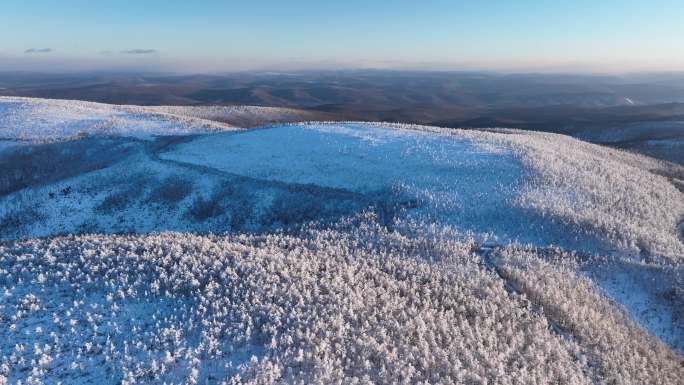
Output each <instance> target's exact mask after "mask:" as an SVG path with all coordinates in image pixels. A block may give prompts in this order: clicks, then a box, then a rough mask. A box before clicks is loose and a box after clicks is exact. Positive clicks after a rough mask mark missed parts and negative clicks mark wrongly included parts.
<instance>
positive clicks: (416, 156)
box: [162, 123, 684, 259]
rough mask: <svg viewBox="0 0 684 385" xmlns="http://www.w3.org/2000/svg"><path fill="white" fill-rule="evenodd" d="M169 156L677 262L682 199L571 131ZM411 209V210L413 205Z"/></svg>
mask: <svg viewBox="0 0 684 385" xmlns="http://www.w3.org/2000/svg"><path fill="white" fill-rule="evenodd" d="M162 158H164V159H172V160H175V161H180V162H185V163H190V164H195V165H201V166H205V167H210V168H213V169H217V170H221V171H224V172H229V173H233V174H237V175H243V176H248V177H251V178H257V179H266V180H277V181H282V182H286V183H298V184H314V185H319V186H327V187H335V188H341V189H347V190H351V191H354V192H359V193H363V194H376V195H380V196H383V198H382V199H385V200H388V201H392V202H395V203H396V202H401V200H402V199H403V200H404V201H406V202H407V206H409V208H408V210H407V211H406V214H407V216H406V217H405V219H414V220H421V221H427V222H430V223H434V222H435V221H436V222H438V223H441V224H442V225H452V226H455V227H457V228H459V229H460V230H461V231H464V232H470V231H472V232H475V233H476V234H479V235H484V234H486V233H490V232H491V233H493V234H494V235H495V236H496V237H497V238H498V239H499V240H500V241H502V242H507V241H511V240H519V241H521V242H531V243H533V244H536V245H540V246H546V245H549V244H552V243H553V244H556V245H561V246H564V247H567V248H571V249H577V250H581V251H586V252H591V253H597V252H602V253H611V254H614V253H615V252H616V251H618V252H620V253H628V254H638V253H642V254H643V253H647V254H651V255H653V256H665V257H667V258H674V259H679V258H681V256H682V255H684V245H682V242H681V241H680V240H679V237H678V234H677V230H676V226H677V224H678V222H679V220H680V218H682V217H683V216H684V195H683V194H682V193H681V192H679V191H678V190H677V189H676V188H675V187H674V186H673V185H672V184H671V183H670V182H669V181H668V180H667V179H666V178H664V177H661V176H658V175H656V174H654V173H652V172H650V170H651V169H653V168H656V167H658V163H657V162H656V161H654V160H652V159H649V158H646V157H640V156H637V155H633V154H629V153H625V152H621V151H617V150H610V149H606V148H603V147H600V146H596V145H591V144H588V143H584V142H581V141H578V140H575V139H572V138H569V137H566V136H562V135H552V134H544V133H529V132H523V131H500V132H478V131H460V130H440V129H437V128H430V127H419V126H397V125H381V124H360V123H345V124H340V123H331V124H303V125H285V126H275V127H270V128H264V129H258V130H252V131H247V132H237V133H226V134H220V135H211V136H207V137H204V138H200V139H196V140H194V141H191V142H189V143H186V144H182V145H180V146H178V147H177V148H175V149H174V150H172V151H170V152H168V153H165V154H162ZM408 202H413V203H408Z"/></svg>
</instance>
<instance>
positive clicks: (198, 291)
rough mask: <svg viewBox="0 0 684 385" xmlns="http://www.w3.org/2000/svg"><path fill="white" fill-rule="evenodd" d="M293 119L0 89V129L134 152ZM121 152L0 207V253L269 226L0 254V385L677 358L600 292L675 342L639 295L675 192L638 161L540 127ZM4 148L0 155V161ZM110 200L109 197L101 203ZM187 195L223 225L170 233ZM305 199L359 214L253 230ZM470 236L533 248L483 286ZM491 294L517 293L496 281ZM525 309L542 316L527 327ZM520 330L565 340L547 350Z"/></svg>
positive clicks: (618, 368) (393, 131) (332, 127)
mask: <svg viewBox="0 0 684 385" xmlns="http://www.w3.org/2000/svg"><path fill="white" fill-rule="evenodd" d="M301 116H303V115H300V112H299V111H296V110H293V111H290V112H288V111H285V110H283V109H273V110H269V109H264V108H255V107H155V108H147V107H136V106H111V105H103V104H97V103H86V102H74V101H55V100H39V99H25V98H0V137H2V138H16V139H27V140H32V141H44V140H47V141H52V140H59V139H64V138H71V137H74V136H77V135H79V134H81V133H87V134H89V135H95V134H105V135H122V136H133V137H136V138H139V137H142V138H145V139H147V140H153V139H154V138H152V137H151V136H153V135H167V134H191V133H209V132H214V131H217V130H234V128H233V127H232V126H229V125H225V124H223V123H219V122H223V121H235V120H244V121H251V122H254V121H257V120H258V119H262V120H258V121H260V122H268V121H269V120H270V119H275V120H277V119H281V118H282V119H298V118H299V117H301ZM214 121H218V122H214ZM185 139H188V138H185ZM117 140H119V139H117ZM125 140H126V142H125V143H126V145H130V146H131V148H133V147H135V148H136V149H137V150H136V151H133V152H131V153H128V155H127V158H125V159H121V160H120V161H116V162H114V163H113V164H110V165H108V166H107V167H105V168H103V169H96V170H92V171H89V172H86V173H81V174H79V175H75V176H71V177H68V178H65V179H62V180H59V181H55V182H50V183H45V184H35V185H29V187H27V188H24V189H21V190H19V191H13V192H11V193H8V194H7V195H5V196H2V197H0V225H1V226H3V234H0V238H3V239H8V238H9V239H12V238H33V237H49V236H54V235H59V234H64V233H83V232H91V231H97V232H127V231H131V232H134V233H144V234H148V233H154V232H156V231H168V230H173V231H184V232H202V233H207V232H214V233H216V232H223V231H233V232H236V231H237V230H236V229H241V230H240V231H244V230H243V229H245V228H248V229H261V230H264V229H266V230H269V233H267V234H265V235H245V234H229V235H223V236H213V235H207V236H194V235H190V234H161V235H158V234H151V235H149V234H148V235H141V236H86V237H77V238H72V237H67V238H57V239H44V240H36V239H33V240H26V241H20V242H16V243H14V242H9V243H7V242H5V243H2V244H0V283H2V284H3V285H4V286H5V288H4V292H2V291H0V326H2V328H0V384H2V381H3V379H4V378H5V377H7V378H9V379H10V380H11V381H14V380H16V379H22V380H23V381H24V382H26V381H27V380H30V381H41V380H45V381H46V382H47V383H51V382H56V381H63V382H65V383H77V381H81V382H82V383H86V382H92V381H97V380H99V379H102V378H104V379H106V381H105V382H107V383H116V382H117V381H129V380H130V381H133V380H136V381H142V382H155V383H161V382H164V381H166V382H175V383H177V382H179V381H182V380H184V381H186V382H188V383H192V382H193V381H200V383H204V382H208V383H218V382H219V381H220V380H222V379H227V378H229V377H231V376H232V375H234V374H235V373H236V372H237V371H240V373H241V375H244V376H245V378H246V379H248V380H249V379H255V378H260V379H262V380H263V382H264V383H269V381H268V380H265V379H264V378H266V377H268V378H269V379H271V380H273V379H276V380H277V379H284V380H283V381H284V382H287V381H289V380H292V381H294V380H301V381H303V382H305V383H306V382H334V381H333V380H335V381H338V382H341V383H347V382H353V381H355V380H354V379H352V377H354V376H357V375H358V376H359V377H356V379H359V378H362V377H360V376H362V374H363V375H367V376H370V377H368V378H374V379H375V380H376V381H375V382H381V381H380V380H378V379H386V380H387V381H389V379H390V378H394V377H391V376H392V375H398V376H399V377H396V378H395V379H396V380H397V381H399V379H401V378H403V377H401V376H404V374H402V373H404V372H403V370H409V371H410V372H411V373H414V374H413V376H414V377H413V378H414V379H421V380H425V381H427V380H428V376H430V375H432V374H434V373H441V374H442V375H443V377H440V378H442V379H445V378H451V379H453V380H454V381H456V380H458V381H457V382H461V383H463V382H473V383H477V382H478V381H480V380H483V381H484V380H485V379H488V380H489V378H496V379H499V380H500V381H501V382H506V381H508V382H511V381H513V379H511V378H510V377H507V376H508V374H507V373H509V372H508V371H505V370H504V372H502V371H501V370H502V369H501V368H504V367H506V368H507V366H506V365H509V364H511V363H513V364H514V366H515V367H516V368H518V369H517V370H520V377H519V378H515V379H517V380H519V381H522V382H535V381H536V382H538V383H547V382H550V381H556V382H563V383H591V382H592V380H594V382H596V381H595V380H596V379H597V378H599V379H607V380H613V381H615V382H617V383H621V382H624V383H629V382H632V383H640V382H642V383H643V382H653V379H654V378H657V379H659V380H661V382H663V383H676V381H677V380H676V379H678V378H681V376H679V375H678V374H679V373H680V372H681V370H682V367H681V365H680V364H681V357H680V356H677V355H676V354H675V353H673V352H672V351H671V350H668V348H666V347H665V346H664V345H662V343H660V342H659V341H657V340H655V339H654V338H653V337H652V336H650V335H648V334H646V333H644V332H643V331H641V330H640V329H639V328H637V327H635V326H634V325H633V324H632V323H631V322H630V321H628V319H626V318H625V317H624V316H623V314H622V313H621V312H620V310H619V309H618V308H617V307H616V306H615V305H614V304H613V303H610V302H609V301H606V299H605V298H604V297H603V296H602V294H601V293H603V294H605V295H608V296H609V297H610V298H612V299H613V300H614V301H616V302H617V303H619V304H620V305H621V306H623V307H624V309H625V310H626V313H627V314H629V315H630V316H631V317H632V319H634V320H635V321H636V322H637V323H638V324H639V325H640V326H642V327H643V328H646V329H647V330H649V331H650V332H651V333H653V334H654V335H657V336H659V337H660V338H661V339H662V340H663V341H665V342H667V343H668V344H669V345H670V346H671V347H674V348H675V349H680V351H681V349H682V341H683V340H682V325H681V323H677V322H679V321H678V318H677V317H680V313H681V312H680V310H681V309H678V308H677V307H678V306H679V305H678V304H681V301H679V302H677V301H674V302H673V301H669V302H667V301H664V300H663V297H662V295H663V293H674V294H673V295H675V296H676V295H677V294H678V293H681V281H677V279H680V280H681V263H682V258H684V244H683V243H682V236H681V234H678V231H681V230H678V229H677V226H678V224H679V223H682V219H684V194H682V192H680V191H679V190H677V189H676V188H675V187H674V185H673V184H672V182H671V181H670V180H668V179H667V178H665V177H662V176H660V175H659V170H661V168H663V167H665V166H663V164H662V163H661V162H658V161H656V160H654V159H652V158H648V157H644V156H638V155H634V154H631V153H627V152H623V151H618V150H614V149H609V148H605V147H601V146H596V145H592V144H588V143H585V142H582V141H579V140H575V139H572V138H569V137H566V136H562V135H554V134H544V133H532V132H523V131H518V130H490V131H464V130H447V129H440V128H436V127H424V126H410V125H394V124H375V123H308V124H290V125H277V126H272V127H266V128H261V129H255V130H251V131H242V130H240V131H235V132H225V133H211V134H207V135H204V136H199V137H197V138H192V140H189V141H187V142H185V143H183V144H179V145H175V146H172V147H170V148H169V149H168V150H166V152H163V153H161V154H156V153H154V151H153V150H150V149H149V148H152V147H153V146H148V145H149V144H150V142H146V144H147V145H146V144H145V143H142V142H141V141H139V140H136V139H125ZM79 143H81V142H79ZM88 143H89V142H88ZM19 145H26V143H24V142H21V141H17V142H14V141H0V155H1V154H3V152H4V151H6V150H7V149H11V148H13V147H15V146H19ZM59 145H60V146H63V145H64V143H60V144H59ZM122 148H123V147H122ZM157 155H159V156H160V158H157ZM668 167H672V166H671V165H670V166H668ZM178 177H182V179H180V180H181V183H187V185H188V190H187V191H186V192H184V193H182V194H181V195H179V196H178V197H177V198H170V200H168V201H163V199H162V200H156V198H155V192H154V190H155V189H156V190H158V189H160V188H164V187H166V186H168V185H167V184H166V183H167V182H166V181H167V180H169V179H173V178H178ZM65 189H69V191H70V192H69V193H68V194H67V193H63V194H62V193H60V192H61V191H64V190H65ZM127 189H131V191H127ZM122 193H123V194H122ZM117 194H118V195H117ZM112 197H119V198H117V199H119V200H120V201H121V202H117V201H114V203H113V204H112V205H111V206H112V207H113V208H110V209H107V208H106V207H105V206H104V203H105V202H106V201H107V199H111V198H112ZM200 198H206V199H217V202H219V205H220V206H221V207H220V209H221V210H225V212H222V213H221V215H217V216H211V217H209V218H201V219H196V218H195V219H193V218H192V215H191V214H189V212H190V211H191V206H192V205H193V203H194V202H196V201H197V200H198V199H200ZM339 202H341V203H339ZM311 203H313V204H312V205H311V206H309V205H308V204H311ZM324 203H327V204H329V205H330V204H333V205H338V204H339V205H341V206H344V210H340V212H339V213H338V212H335V213H334V214H335V215H338V214H340V215H341V214H344V215H347V214H352V215H354V214H357V213H359V212H361V211H363V210H364V209H367V208H368V207H369V206H372V205H374V209H375V211H374V213H375V214H360V215H365V216H366V217H364V218H365V219H364V220H363V221H360V222H356V221H357V220H356V219H353V220H351V222H346V220H343V221H341V222H336V223H337V224H336V225H334V226H338V227H336V228H334V229H332V230H325V229H320V228H318V227H314V229H307V228H305V229H304V230H301V233H297V235H286V233H281V232H270V230H272V228H271V227H268V226H275V227H276V228H277V227H278V226H280V225H284V224H285V223H287V222H288V221H289V220H291V219H292V220H293V221H294V222H295V223H303V222H301V221H308V220H312V219H316V218H317V217H316V216H317V215H321V213H325V212H329V211H330V208H329V207H328V208H326V207H323V204H324ZM118 204H120V206H117V205H118ZM231 205H236V206H235V207H233V206H231ZM242 206H244V207H242ZM103 207H104V208H103ZM231 210H232V211H231ZM326 210H327V211H326ZM345 210H346V211H345ZM333 211H334V210H333ZM293 212H294V213H295V214H296V215H294V216H293V217H294V218H290V217H289V216H288V215H289V214H292V213H293ZM274 213H276V214H274ZM15 214H16V215H19V216H15ZM237 214H241V215H244V218H243V217H239V215H237ZM374 215H376V216H378V218H376V217H375V216H374ZM274 216H275V217H278V218H275V219H274ZM281 217H282V218H281ZM371 217H372V220H370V222H367V221H366V220H368V218H371ZM302 218H304V219H302ZM335 218H337V219H339V218H338V217H335ZM337 219H336V220H337ZM22 220H26V222H25V223H22V222H21V221H22ZM238 220H239V221H241V222H240V223H239V225H235V224H231V222H235V221H238ZM376 220H377V221H379V223H378V222H376ZM297 221H300V222H297ZM266 222H268V223H266ZM245 223H247V224H248V225H249V226H244V224H245ZM240 226H243V227H240ZM250 226H251V227H250ZM259 226H266V227H263V228H260V227H259ZM311 226H316V225H311ZM385 226H386V227H385ZM8 229H12V231H10V230H8ZM492 239H493V240H494V241H496V243H497V244H506V243H508V242H516V241H518V242H522V243H531V244H533V245H535V246H541V247H545V248H546V249H544V250H540V251H530V250H529V249H522V248H520V247H519V246H509V247H508V248H506V249H505V250H504V249H499V254H500V255H499V256H498V257H497V258H498V259H497V262H498V263H500V264H501V268H502V271H504V272H505V274H507V276H506V277H504V278H503V279H502V278H500V277H499V276H497V275H496V274H494V273H492V272H491V271H489V270H487V269H486V268H485V266H484V265H483V263H482V260H481V259H480V256H479V255H478V254H476V253H475V250H476V249H477V247H476V245H477V244H479V243H482V242H484V241H491V240H492ZM550 245H560V246H562V247H564V248H566V249H567V250H571V251H580V252H588V253H593V254H594V257H593V258H594V259H592V261H598V263H599V264H598V265H596V266H593V268H587V270H586V271H584V272H581V271H576V270H575V269H574V267H572V266H570V265H569V264H567V263H568V262H569V261H571V260H574V259H575V258H578V259H580V257H578V256H577V255H574V254H572V253H565V252H557V253H556V252H550V251H549V250H555V249H552V248H547V247H548V246H550ZM502 250H503V251H502ZM606 255H610V256H613V257H615V258H614V259H611V258H605V256H606ZM554 258H557V259H556V260H554ZM582 258H583V257H582ZM641 259H645V260H646V261H644V262H642V261H640V260H641ZM663 262H667V263H669V264H672V265H674V266H679V270H677V269H676V268H675V269H670V267H669V266H670V265H668V264H667V263H663ZM601 263H603V264H601ZM677 272H680V273H677ZM582 274H585V275H584V276H583V275H582ZM677 274H680V275H679V276H677ZM586 277H589V278H591V280H593V282H594V283H595V284H597V285H598V287H596V286H594V283H591V282H592V281H589V280H588V279H586ZM673 277H674V278H673ZM677 277H679V278H677ZM152 278H155V279H158V281H155V279H152ZM511 282H513V283H515V284H516V285H518V286H519V288H520V292H521V293H523V294H524V296H518V295H509V294H508V293H507V292H506V291H505V290H504V284H505V283H511ZM654 282H655V283H654ZM160 284H161V288H162V289H163V290H160V286H159V285H160ZM0 290H1V289H0ZM678 290H679V291H678ZM217 293H219V294H220V295H217ZM274 298H278V300H277V301H276V300H275V299H274ZM278 301H279V302H278ZM528 301H531V302H532V303H534V304H535V305H536V306H538V307H543V308H545V309H542V310H541V314H537V313H535V312H533V311H531V310H530V307H529V306H528V305H527V303H528ZM219 303H220V304H221V306H219V307H216V306H214V305H215V304H219ZM222 309H232V310H231V312H230V314H228V312H227V311H223V310H222ZM67 311H68V312H70V315H66V316H64V315H62V314H66V312H67ZM678 312H679V313H678ZM55 316H57V318H58V320H57V321H55ZM544 317H547V318H548V319H549V320H553V321H554V322H556V323H558V324H560V325H561V326H563V327H565V328H566V330H564V331H565V332H567V334H568V335H570V336H574V337H575V339H572V338H570V339H569V340H563V339H562V338H561V337H559V336H557V335H553V333H551V331H550V330H549V328H548V325H547V322H546V320H545V319H544ZM150 319H152V320H154V322H152V321H150ZM72 320H73V321H72ZM117 330H118V331H117ZM331 330H334V331H336V332H335V333H337V334H335V333H331V332H330V331H331ZM53 333H54V334H53ZM369 334H371V335H372V336H373V338H372V339H369V338H368V335H369ZM55 335H56V336H57V337H58V338H57V339H55ZM253 335H257V336H258V338H251V337H250V336H253ZM445 341H446V342H445ZM594 342H596V343H594ZM530 344H531V345H530ZM530 346H531V347H530ZM46 349H47V350H46ZM613 350H615V352H614V351H613ZM181 352H182V355H181ZM167 353H168V354H167ZM613 353H615V354H613ZM251 355H255V356H258V357H259V360H258V361H256V362H255V361H253V360H252V361H250V356H251ZM319 357H324V358H322V359H320V360H319ZM443 357H448V358H444V360H442V358H443ZM586 357H589V360H590V361H591V362H587V361H586V359H587V358H586ZM230 361H233V362H232V365H229V364H230ZM161 363H164V364H165V365H166V366H165V369H161V366H160V365H161ZM241 363H245V364H247V365H246V366H245V367H243V368H237V366H238V365H239V364H241ZM445 363H448V365H447V364H445ZM397 365H398V366H397ZM340 368H344V370H341V369H340ZM509 369H510V368H509ZM288 370H289V371H288ZM379 373H384V374H383V375H382V376H380V375H379ZM407 373H408V372H407ZM155 375H156V377H155ZM317 376H319V377H317ZM372 376H376V377H372ZM407 376H408V375H407ZM592 377H593V378H592ZM407 378H408V377H407ZM431 379H434V378H431ZM673 379H674V380H673ZM316 380H318V381H316ZM509 380H510V381H509ZM446 382H448V381H446ZM480 382H481V381H480ZM513 382H514V381H513ZM599 382H600V381H599ZM236 383H239V381H237V382H236Z"/></svg>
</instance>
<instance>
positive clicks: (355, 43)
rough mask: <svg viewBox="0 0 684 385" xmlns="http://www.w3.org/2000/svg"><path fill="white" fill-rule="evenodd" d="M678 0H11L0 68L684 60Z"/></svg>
mask: <svg viewBox="0 0 684 385" xmlns="http://www.w3.org/2000/svg"><path fill="white" fill-rule="evenodd" d="M683 18H684V1H682V0H653V1H647V0H641V1H633V0H592V1H589V0H545V1H541V0H477V1H475V0H473V1H469V0H413V1H410V0H384V1H380V0H345V1H325V0H317V1H314V0H289V1H286V0H250V1H246V0H242V1H228V0H224V1H221V0H202V1H199V0H184V1H180V0H165V1H162V0H144V1H141V0H138V1H132V0H117V1H114V0H111V1H100V0H89V1H86V0H60V1H54V0H50V1H46V0H3V1H2V3H0V70H40V71H82V70H108V69H120V70H125V69H131V70H150V71H154V70H157V71H166V72H188V73H200V72H204V73H210V72H223V71H234V70H279V69H280V70H283V69H306V68H316V69H340V68H397V69H462V70H473V69H477V70H495V71H510V72H515V71H550V72H573V71H578V72H587V71H588V72H633V71H658V70H683V69H684V43H683V42H684V22H682V19H683Z"/></svg>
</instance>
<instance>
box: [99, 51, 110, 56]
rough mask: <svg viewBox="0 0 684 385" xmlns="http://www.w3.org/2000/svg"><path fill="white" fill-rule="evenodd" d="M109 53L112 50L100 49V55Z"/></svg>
mask: <svg viewBox="0 0 684 385" xmlns="http://www.w3.org/2000/svg"><path fill="white" fill-rule="evenodd" d="M110 53H112V51H109V50H104V51H100V55H109V54H110Z"/></svg>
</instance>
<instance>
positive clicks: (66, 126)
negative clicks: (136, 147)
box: [0, 96, 235, 141]
mask: <svg viewBox="0 0 684 385" xmlns="http://www.w3.org/2000/svg"><path fill="white" fill-rule="evenodd" d="M233 129H235V128H234V127H233V126H231V125H228V124H225V123H220V122H213V121H210V120H206V119H201V118H194V117H188V116H180V115H171V114H167V113H163V112H155V111H154V110H151V109H149V108H147V107H140V106H117V105H110V104H102V103H92V102H82V101H75V100H52V99H36V98H22V97H6V96H0V138H14V139H24V140H39V141H48V140H59V139H65V138H71V137H75V136H78V135H83V134H86V135H97V134H102V135H126V136H137V137H143V138H145V137H149V136H152V135H180V134H193V133H205V132H212V131H222V130H233Z"/></svg>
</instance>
